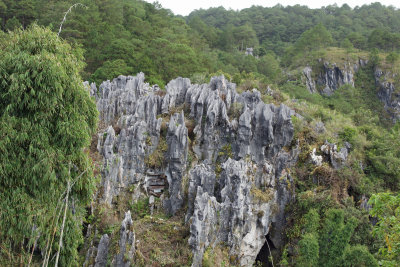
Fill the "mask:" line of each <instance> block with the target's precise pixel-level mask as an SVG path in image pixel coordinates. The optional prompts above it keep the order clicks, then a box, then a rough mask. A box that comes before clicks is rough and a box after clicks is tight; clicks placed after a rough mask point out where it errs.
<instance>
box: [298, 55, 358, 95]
mask: <svg viewBox="0 0 400 267" xmlns="http://www.w3.org/2000/svg"><path fill="white" fill-rule="evenodd" d="M365 64H366V63H365V61H363V60H361V59H360V60H359V62H358V64H352V63H350V62H347V63H345V64H344V65H343V66H337V65H336V64H335V63H333V64H329V62H324V63H323V64H322V66H321V68H320V70H319V71H318V73H317V74H316V75H314V76H313V74H312V71H313V70H312V69H311V68H310V67H305V68H304V69H303V75H304V77H305V84H306V86H307V89H308V90H309V91H310V92H311V93H317V92H318V91H320V93H321V94H324V95H328V96H330V95H332V94H333V93H334V92H335V91H336V90H337V89H338V88H339V87H340V86H342V85H345V84H349V85H351V86H354V74H355V73H356V72H357V71H358V69H359V68H360V66H364V65H365Z"/></svg>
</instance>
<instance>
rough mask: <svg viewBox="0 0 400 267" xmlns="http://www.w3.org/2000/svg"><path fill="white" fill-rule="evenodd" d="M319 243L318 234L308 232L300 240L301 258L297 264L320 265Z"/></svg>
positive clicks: (310, 266)
mask: <svg viewBox="0 0 400 267" xmlns="http://www.w3.org/2000/svg"><path fill="white" fill-rule="evenodd" d="M318 258H319V244H318V235H317V234H312V233H307V234H305V235H304V236H303V237H302V239H301V240H300V241H299V258H298V259H297V263H296V266H299V267H300V266H304V267H306V266H309V267H312V266H318Z"/></svg>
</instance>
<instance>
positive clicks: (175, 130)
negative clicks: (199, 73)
mask: <svg viewBox="0 0 400 267" xmlns="http://www.w3.org/2000/svg"><path fill="white" fill-rule="evenodd" d="M187 135H188V130H187V128H186V126H185V117H184V114H183V111H182V112H181V113H180V114H179V113H176V114H174V115H173V116H172V117H171V119H170V121H169V126H168V133H167V144H168V151H167V153H166V157H165V160H166V162H167V164H168V167H167V169H166V172H165V174H166V176H167V178H168V183H169V198H168V199H166V200H164V208H165V210H166V211H167V212H168V213H169V214H175V213H176V212H177V211H178V210H179V209H180V208H181V207H182V204H183V195H182V191H183V189H182V177H183V175H184V171H185V169H186V160H187V153H188V136H187Z"/></svg>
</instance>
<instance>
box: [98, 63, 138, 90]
mask: <svg viewBox="0 0 400 267" xmlns="http://www.w3.org/2000/svg"><path fill="white" fill-rule="evenodd" d="M133 74H134V73H133V69H132V67H129V66H128V65H127V64H126V62H125V61H124V60H123V59H117V60H113V61H106V62H104V64H103V66H101V67H100V68H98V69H97V70H96V71H95V72H94V73H93V75H92V79H93V80H94V81H96V83H97V84H98V85H100V84H101V82H102V81H106V80H112V79H113V78H115V77H118V76H119V75H133Z"/></svg>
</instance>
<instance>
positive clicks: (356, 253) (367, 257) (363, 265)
mask: <svg viewBox="0 0 400 267" xmlns="http://www.w3.org/2000/svg"><path fill="white" fill-rule="evenodd" d="M342 266H346V267H356V266H357V267H378V266H379V264H378V261H377V260H376V259H375V258H374V256H372V255H371V253H369V251H368V248H367V247H365V246H361V245H356V246H353V247H350V246H348V247H347V248H346V250H345V251H344V256H343V265H342Z"/></svg>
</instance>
